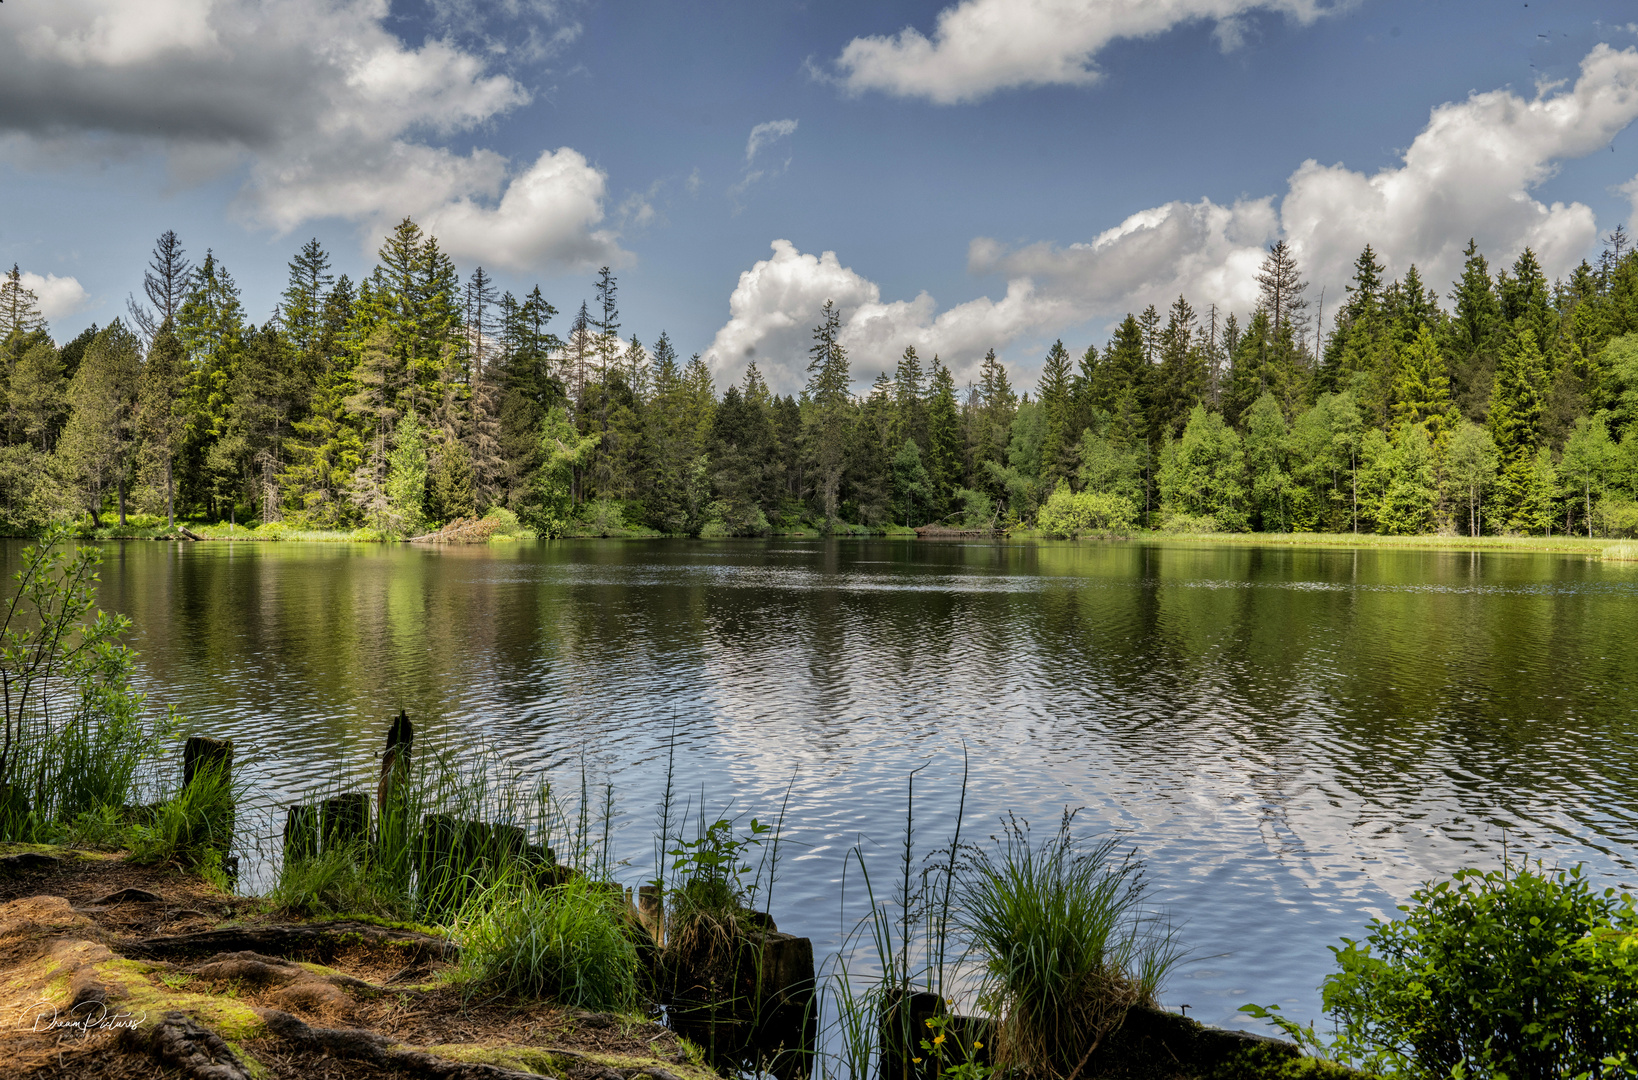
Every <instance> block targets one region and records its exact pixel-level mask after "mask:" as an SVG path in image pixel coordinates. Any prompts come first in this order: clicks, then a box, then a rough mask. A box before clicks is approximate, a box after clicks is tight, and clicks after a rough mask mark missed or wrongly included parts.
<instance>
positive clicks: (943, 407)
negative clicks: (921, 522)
mask: <svg viewBox="0 0 1638 1080" xmlns="http://www.w3.org/2000/svg"><path fill="white" fill-rule="evenodd" d="M960 424H961V417H960V414H959V410H958V409H957V407H956V396H955V378H954V376H952V375H951V374H950V369H949V368H947V367H945V366H944V365H943V364H941V363H939V359H938V357H937V356H935V357H933V377H932V384H931V388H930V392H929V394H928V401H927V453H926V455H924V460H925V462H926V467H927V475H928V478H929V482H930V483H931V485H932V495H931V497H930V500H929V507H928V513H929V515H930V516H931V517H932V518H933V519H935V520H941V519H943V518H944V517H945V516H947V515H948V514H950V513H951V512H952V511H953V510H954V503H955V490H956V488H959V487H965V486H966V475H965V469H964V468H963V466H962V460H961V458H962V455H961V428H960Z"/></svg>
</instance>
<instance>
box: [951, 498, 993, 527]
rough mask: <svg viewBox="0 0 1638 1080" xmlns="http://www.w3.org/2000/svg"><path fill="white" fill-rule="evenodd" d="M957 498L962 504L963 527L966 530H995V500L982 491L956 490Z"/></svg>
mask: <svg viewBox="0 0 1638 1080" xmlns="http://www.w3.org/2000/svg"><path fill="white" fill-rule="evenodd" d="M955 496H956V498H957V499H959V500H960V502H961V527H962V528H964V529H993V528H995V500H994V499H991V498H990V497H989V496H988V495H986V494H984V492H982V491H973V490H971V489H969V488H956V490H955Z"/></svg>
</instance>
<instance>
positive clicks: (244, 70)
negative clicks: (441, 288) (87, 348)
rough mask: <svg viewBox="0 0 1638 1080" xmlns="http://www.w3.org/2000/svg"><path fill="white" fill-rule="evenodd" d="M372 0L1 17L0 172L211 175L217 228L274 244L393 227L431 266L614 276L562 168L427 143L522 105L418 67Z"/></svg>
mask: <svg viewBox="0 0 1638 1080" xmlns="http://www.w3.org/2000/svg"><path fill="white" fill-rule="evenodd" d="M388 15H389V10H388V4H387V2H386V0H148V2H145V3H142V4H131V3H127V2H125V0H55V2H53V3H51V4H24V5H18V10H17V12H15V13H12V12H11V11H10V9H9V8H8V9H7V16H6V22H7V33H6V34H5V35H4V36H0V153H4V154H5V155H6V156H8V157H10V158H11V159H12V160H13V161H16V162H18V163H21V164H24V165H27V166H31V167H35V168H51V167H54V166H60V165H62V164H64V163H65V162H68V161H83V160H86V159H88V158H89V159H98V158H105V157H113V156H131V155H133V154H142V153H150V152H157V153H159V154H162V155H163V156H164V157H165V159H166V160H167V162H168V163H169V166H170V169H171V171H172V172H173V174H175V175H176V176H177V178H178V179H179V180H181V181H183V182H189V181H195V180H199V179H203V178H205V177H207V176H210V175H214V174H218V173H220V172H221V171H223V170H226V169H231V168H244V169H245V171H246V179H245V183H244V186H243V187H242V189H241V190H240V192H239V195H238V197H237V200H236V203H235V211H236V213H237V214H238V216H239V217H240V218H241V219H242V220H244V221H245V222H246V223H248V224H250V225H252V226H256V227H263V228H270V229H273V230H275V231H277V232H280V233H284V232H288V231H289V230H291V229H293V228H296V227H297V226H299V225H301V224H302V223H304V222H307V221H311V220H314V219H316V218H325V217H336V218H341V219H344V220H349V221H354V222H357V223H359V225H360V226H361V227H362V229H363V232H364V235H365V241H366V246H367V247H369V246H372V245H373V241H374V239H375V238H376V237H377V236H379V235H380V234H381V233H382V232H384V231H385V230H386V229H387V228H388V227H390V225H391V223H393V222H394V221H395V220H396V219H397V218H399V217H402V216H404V215H406V214H410V215H415V216H417V217H418V218H421V219H425V221H426V223H428V224H429V225H430V224H431V223H432V222H433V221H437V222H440V223H441V224H442V226H443V227H444V228H445V229H447V230H448V231H447V233H440V240H441V241H442V242H443V244H444V246H445V248H446V250H448V251H449V252H450V253H451V254H454V255H458V256H459V255H464V256H475V255H480V254H481V255H483V257H485V258H493V256H491V255H490V254H489V249H488V248H487V247H486V246H485V245H488V244H490V243H491V242H492V241H493V240H494V239H495V237H496V236H497V235H500V234H504V235H505V236H506V237H507V238H508V241H507V243H506V244H505V245H504V252H503V254H502V255H501V256H500V257H499V258H498V259H496V261H502V262H505V263H506V264H507V265H509V266H513V267H518V268H522V267H534V268H541V269H569V268H583V267H586V266H594V265H598V264H601V263H605V262H606V263H611V264H619V263H620V262H622V261H624V260H625V258H626V253H625V252H623V251H622V250H621V249H620V247H619V244H618V238H617V237H616V235H615V234H614V233H613V232H612V231H610V230H608V229H606V228H601V227H600V223H601V222H602V219H603V216H604V209H603V202H604V198H605V194H606V193H605V186H606V177H605V176H604V174H603V173H602V172H601V171H600V170H599V169H597V168H596V167H595V166H593V165H592V164H590V163H589V162H588V161H587V160H586V159H585V157H584V156H582V155H581V154H579V153H577V152H575V151H574V150H572V149H567V148H565V149H559V150H557V151H547V152H546V153H543V154H542V155H541V156H540V157H539V158H538V159H537V160H535V161H534V162H532V163H531V162H521V163H517V162H513V161H511V160H509V159H507V158H505V157H503V156H501V155H500V154H497V153H495V152H494V151H492V150H487V149H484V148H481V147H479V148H475V149H471V150H469V151H467V152H465V153H459V152H456V151H454V150H452V149H449V148H448V147H446V146H443V145H440V144H439V143H438V142H437V141H436V140H438V139H447V138H448V137H450V136H453V135H457V134H460V133H464V132H471V131H474V130H478V129H481V128H482V127H483V126H484V125H486V124H489V123H491V122H492V121H494V120H495V119H497V118H499V117H501V116H503V115H505V114H506V113H507V112H509V111H510V110H512V109H515V108H517V107H518V106H520V105H523V104H525V103H526V102H528V101H529V97H530V95H529V93H528V91H527V90H525V89H524V87H523V86H521V85H520V84H519V83H517V82H516V81H515V80H513V79H512V78H510V77H509V76H506V75H503V74H496V73H493V72H491V71H490V70H489V67H488V61H487V59H486V58H485V57H484V56H483V55H480V54H478V53H476V52H474V51H471V50H469V49H467V48H463V47H462V46H460V45H458V44H456V43H455V42H453V41H452V40H450V39H447V38H445V39H429V40H427V41H426V42H424V43H422V44H421V45H420V46H418V47H411V46H409V45H407V44H405V43H404V42H403V41H402V40H400V39H399V38H398V37H397V36H396V35H395V34H393V33H392V31H390V30H389V29H388V28H387V26H386V21H387V18H388Z"/></svg>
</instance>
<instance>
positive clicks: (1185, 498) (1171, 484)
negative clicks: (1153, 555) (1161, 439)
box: [1158, 405, 1247, 532]
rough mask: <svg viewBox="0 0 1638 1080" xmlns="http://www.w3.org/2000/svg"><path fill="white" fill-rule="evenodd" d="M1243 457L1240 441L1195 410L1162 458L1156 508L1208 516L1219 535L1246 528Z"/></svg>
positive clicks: (1199, 408)
mask: <svg viewBox="0 0 1638 1080" xmlns="http://www.w3.org/2000/svg"><path fill="white" fill-rule="evenodd" d="M1244 476H1245V455H1244V453H1243V452H1242V451H1241V448H1240V436H1239V435H1237V434H1235V432H1234V429H1233V428H1230V427H1229V426H1228V425H1227V424H1225V423H1224V422H1223V418H1222V417H1221V416H1219V415H1218V414H1216V413H1213V412H1207V411H1206V409H1205V407H1204V406H1203V405H1196V406H1195V407H1194V411H1193V412H1191V413H1190V414H1189V422H1188V425H1187V426H1186V427H1185V428H1184V429H1183V436H1182V438H1180V439H1178V441H1177V442H1176V443H1168V444H1167V447H1166V450H1165V451H1164V452H1163V453H1162V455H1161V466H1160V475H1159V478H1158V479H1159V483H1160V498H1161V505H1162V506H1163V507H1165V509H1166V510H1167V511H1168V512H1169V513H1172V514H1187V515H1191V516H1209V517H1211V518H1213V519H1214V520H1215V521H1216V523H1217V527H1218V528H1219V529H1222V530H1224V531H1226V532H1239V531H1241V530H1242V529H1244V528H1245V527H1246V520H1247V518H1246V510H1245V483H1244Z"/></svg>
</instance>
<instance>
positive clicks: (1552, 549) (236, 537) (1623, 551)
mask: <svg viewBox="0 0 1638 1080" xmlns="http://www.w3.org/2000/svg"><path fill="white" fill-rule="evenodd" d="M74 538H75V540H76V541H81V542H88V543H99V542H102V541H107V540H157V541H170V542H189V543H192V542H200V543H204V542H219V541H227V542H229V543H234V542H238V543H333V544H399V543H409V542H410V538H408V537H386V536H382V535H381V534H380V533H379V532H376V531H375V530H373V529H352V530H338V529H337V530H331V529H283V528H281V529H267V528H266V527H265V526H264V527H259V528H248V527H246V526H242V525H233V526H230V525H225V524H220V523H218V524H215V525H199V524H188V525H179V526H178V527H177V528H176V529H175V530H172V529H169V528H164V527H153V526H131V527H127V528H123V529H122V528H119V527H117V526H104V527H102V528H100V529H89V528H87V529H82V530H79V531H77V532H76V534H75V537H74ZM826 538H827V534H826V533H824V532H822V531H820V530H818V529H779V530H774V531H773V532H770V533H768V534H766V535H764V536H711V537H683V536H678V535H673V534H668V533H657V532H653V531H650V530H643V531H635V530H621V531H620V532H603V531H592V530H589V529H587V530H575V531H571V532H569V533H567V534H566V535H564V536H563V537H561V539H564V540H668V539H677V540H681V539H704V540H783V539H795V540H819V539H826ZM828 538H832V539H860V540H862V539H873V540H925V541H927V542H930V543H948V542H950V541H952V540H955V541H959V542H963V543H972V542H974V540H975V539H976V540H978V541H979V542H989V543H1017V542H1020V541H1030V542H1035V543H1043V544H1052V545H1054V546H1070V545H1091V544H1103V543H1109V542H1111V541H1113V542H1125V543H1145V544H1157V543H1158V544H1168V545H1197V546H1216V545H1221V546H1229V547H1282V548H1293V549H1296V548H1329V549H1348V548H1353V549H1371V550H1399V551H1467V552H1512V553H1522V554H1553V555H1585V556H1589V557H1592V558H1598V559H1602V560H1604V561H1609V562H1638V542H1634V541H1631V540H1622V539H1620V538H1616V537H1593V538H1589V537H1585V536H1551V537H1545V536H1449V535H1440V534H1437V533H1428V534H1422V535H1416V536H1384V535H1379V534H1376V533H1257V532H1245V533H1194V532H1166V531H1163V530H1159V529H1139V530H1134V531H1133V532H1131V533H1130V534H1128V535H1126V536H1119V537H1082V538H1078V539H1059V538H1054V537H1051V536H1048V535H1046V534H1044V533H1042V532H1040V531H1039V530H1035V529H1028V530H1014V531H1011V532H998V533H996V535H995V536H994V537H993V538H990V539H989V540H984V538H979V537H973V536H954V535H952V536H949V537H943V536H929V537H921V536H918V535H917V534H916V532H915V530H913V529H908V528H904V527H902V526H889V527H887V528H885V529H868V530H867V529H864V528H862V527H859V526H854V527H852V528H851V529H850V531H848V532H839V533H830V534H828ZM9 539H20V540H30V539H33V537H10V538H9ZM538 539H540V537H538V536H536V535H534V534H533V533H532V532H524V533H523V534H521V535H502V536H494V537H491V538H489V539H487V540H483V541H478V542H477V543H478V544H479V545H483V544H507V543H523V542H528V541H533V540H538ZM423 542H424V541H423ZM433 546H473V545H472V544H461V543H453V544H446V543H439V542H433Z"/></svg>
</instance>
